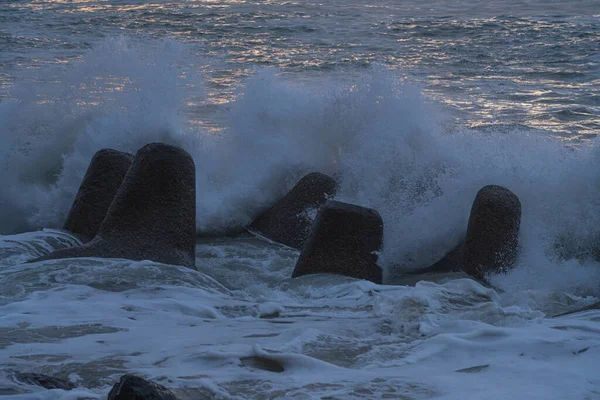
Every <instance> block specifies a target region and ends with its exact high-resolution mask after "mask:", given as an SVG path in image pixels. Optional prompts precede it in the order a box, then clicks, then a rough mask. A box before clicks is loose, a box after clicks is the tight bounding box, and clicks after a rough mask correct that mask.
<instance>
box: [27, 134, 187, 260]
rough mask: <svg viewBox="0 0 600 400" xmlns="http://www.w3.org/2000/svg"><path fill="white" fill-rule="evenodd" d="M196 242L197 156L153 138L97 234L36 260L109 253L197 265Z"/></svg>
mask: <svg viewBox="0 0 600 400" xmlns="http://www.w3.org/2000/svg"><path fill="white" fill-rule="evenodd" d="M195 245H196V189H195V167H194V161H193V160H192V157H191V156H190V155H189V154H188V153H187V152H186V151H185V150H183V149H181V148H179V147H175V146H171V145H167V144H164V143H151V144H148V145H146V146H144V147H142V148H141V149H140V150H139V151H138V152H137V154H136V155H135V158H134V161H133V164H132V166H131V168H130V169H129V171H128V172H127V175H126V176H125V179H124V181H123V183H122V185H121V187H120V188H119V190H118V192H117V194H116V195H115V198H114V200H113V202H112V204H111V206H110V208H109V210H108V213H107V215H106V218H105V219H104V221H103V222H102V225H101V226H100V229H99V231H98V234H97V235H96V237H95V238H94V239H93V240H92V241H90V242H89V243H87V244H85V245H83V246H80V247H74V248H69V249H62V250H57V251H55V252H53V253H51V254H49V255H47V256H44V257H41V258H39V259H36V260H34V261H39V260H46V259H58V258H72V257H104V258H125V259H130V260H152V261H156V262H161V263H166V264H174V265H183V266H188V267H194V265H195Z"/></svg>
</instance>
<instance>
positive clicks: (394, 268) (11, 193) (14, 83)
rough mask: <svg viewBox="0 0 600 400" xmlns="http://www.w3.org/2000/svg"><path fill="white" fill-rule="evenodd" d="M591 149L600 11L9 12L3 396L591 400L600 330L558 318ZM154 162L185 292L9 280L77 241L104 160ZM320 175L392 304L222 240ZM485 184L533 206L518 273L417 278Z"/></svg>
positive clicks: (114, 265)
mask: <svg viewBox="0 0 600 400" xmlns="http://www.w3.org/2000/svg"><path fill="white" fill-rule="evenodd" d="M598 133H600V3H599V2H598V1H597V0H594V1H592V0H579V1H569V2H566V1H557V0H555V1H552V0H532V1H508V0H504V1H497V2H480V1H476V0H462V1H441V0H437V1H435V0H434V1H421V0H417V1H410V2H409V1H403V0H402V1H400V0H396V1H388V0H381V1H358V0H347V1H343V2H342V1H337V0H331V1H327V2H317V1H286V0H268V1H267V0H265V1H254V2H246V1H240V0H210V1H207V0H205V1H196V0H190V1H183V0H180V1H167V0H160V1H159V0H155V1H141V0H76V1H66V0H54V1H51V0H28V1H25V0H14V1H13V0H11V1H1V0H0V138H1V142H0V185H1V187H2V189H1V190H0V235H1V236H0V396H3V397H6V398H14V399H44V400H46V399H73V400H74V399H104V398H105V397H106V394H107V393H108V390H109V388H110V386H111V385H112V384H113V383H114V382H115V381H116V380H117V379H118V377H119V376H120V375H121V374H123V373H126V372H130V373H135V374H138V375H141V376H144V377H147V378H150V379H153V380H155V381H156V382H159V383H162V384H164V385H166V386H168V387H170V388H172V389H173V390H175V391H176V392H177V394H178V395H179V396H180V397H181V399H182V400H185V399H190V400H191V399H203V398H206V399H383V398H388V399H430V398H436V399H461V400H462V399H465V398H469V399H480V398H493V399H506V398H511V397H512V398H528V399H595V398H600V379H599V378H598V376H597V369H596V368H597V367H598V365H599V364H598V361H597V360H598V357H599V356H600V311H598V310H588V311H583V312H578V313H572V314H567V315H562V316H561V314H564V313H569V312H570V311H574V310H580V309H583V308H585V307H586V306H589V305H591V304H594V303H596V302H598V301H600V262H599V261H598V259H599V258H598V254H599V248H600V173H599V172H598V165H599V163H600V143H599V142H598V140H599V139H596V136H597V135H598ZM157 140H160V141H165V142H169V143H173V144H176V145H179V146H182V147H184V148H185V149H186V150H188V151H189V152H190V153H191V154H192V155H193V157H194V160H195V162H196V167H197V171H196V172H197V174H196V175H197V178H196V179H197V182H196V186H197V199H198V204H197V229H198V233H199V238H198V243H197V247H196V265H197V271H194V270H191V269H186V268H183V267H177V266H170V265H162V264H158V263H154V262H150V261H143V262H133V261H128V260H108V259H69V260H53V261H45V262H39V263H32V264H23V262H24V261H27V260H29V259H32V258H35V257H37V256H40V255H43V254H46V253H48V252H50V251H52V250H53V249H56V248H61V247H67V246H75V245H78V244H79V242H78V240H77V239H76V238H74V237H72V236H71V235H69V234H68V233H65V232H61V231H59V230H57V229H58V228H60V227H61V226H62V223H63V221H64V218H65V215H66V213H67V211H68V210H69V207H70V205H71V202H72V201H73V197H74V195H75V193H76V191H77V188H78V186H79V183H80V181H81V178H82V177H83V175H84V173H85V170H86V168H87V165H88V163H89V161H90V159H91V157H92V155H93V154H94V153H95V152H96V151H97V150H99V149H101V148H103V147H111V148H115V149H119V150H124V151H131V152H135V151H136V150H137V149H138V148H139V147H141V146H142V145H143V144H145V143H147V142H151V141H157ZM310 171H321V172H324V173H328V174H337V176H339V177H340V179H341V190H340V193H339V194H338V195H337V199H338V200H342V201H347V202H351V203H355V204H359V205H363V206H368V207H373V208H376V209H377V210H378V211H379V212H380V213H381V215H382V217H383V219H384V225H385V237H384V248H383V250H382V252H381V254H380V256H379V264H380V265H381V267H382V268H383V270H384V283H385V284H384V285H375V284H372V283H370V282H365V281H356V280H352V279H348V278H344V277H337V276H306V277H302V278H298V279H294V280H292V279H290V276H291V272H292V270H293V268H294V264H295V261H296V259H297V257H298V252H297V251H295V250H291V249H289V248H286V247H282V246H278V245H277V244H273V243H267V242H264V241H261V240H259V239H257V238H253V237H251V236H250V235H242V236H238V237H226V236H223V235H224V234H225V233H228V232H231V231H234V230H237V229H239V228H242V227H244V226H246V225H247V224H248V223H249V222H250V221H251V220H252V218H254V217H255V216H256V215H257V214H258V213H260V212H261V211H262V210H264V209H265V208H266V207H268V206H269V205H270V204H272V203H273V202H274V201H276V200H277V199H278V198H279V197H280V196H282V195H283V194H284V193H285V192H286V191H287V190H288V189H289V188H290V187H291V186H292V185H293V184H294V183H295V182H296V181H297V180H298V179H299V178H300V177H301V176H302V175H303V174H304V173H306V172H310ZM486 184H500V185H504V186H506V187H508V188H510V189H511V190H512V191H513V192H515V193H516V194H517V195H518V196H519V198H520V199H521V202H522V206H523V219H522V224H521V232H520V238H519V239H520V245H521V248H520V252H519V257H518V260H517V265H516V267H515V269H514V270H513V271H511V272H510V273H508V274H506V275H497V276H490V277H489V281H490V283H491V284H492V286H493V287H485V286H482V285H481V284H480V283H477V282H475V281H473V280H471V279H468V277H466V276H464V275H461V274H451V275H445V276H437V277H420V278H423V279H422V280H421V279H420V278H419V279H412V280H410V281H409V280H407V279H406V278H405V277H404V276H403V273H404V272H405V271H407V270H411V269H417V268H421V267H426V266H428V265H430V264H431V263H433V262H435V261H437V260H438V259H439V258H440V257H441V256H443V255H444V254H445V253H446V252H447V251H448V250H450V249H451V248H452V247H453V246H455V245H456V244H457V243H459V242H460V240H461V238H462V236H463V235H464V231H465V227H466V222H467V219H468V213H469V209H470V206H471V202H472V200H473V198H474V196H475V193H476V192H477V190H478V189H479V188H480V187H482V186H484V185H486ZM281 369H283V371H281ZM17 371H20V372H39V373H46V374H50V375H53V376H58V377H62V378H65V379H69V380H71V381H72V382H74V383H77V384H78V385H79V387H78V389H76V390H73V391H70V392H66V391H62V390H50V391H48V390H44V389H41V388H36V387H33V386H28V385H25V384H22V383H19V382H18V381H16V380H15V379H14V373H15V372H17Z"/></svg>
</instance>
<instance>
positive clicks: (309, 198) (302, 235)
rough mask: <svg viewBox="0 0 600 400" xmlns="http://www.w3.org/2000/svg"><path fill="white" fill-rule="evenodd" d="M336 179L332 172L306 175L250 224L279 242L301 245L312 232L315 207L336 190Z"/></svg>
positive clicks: (296, 246) (320, 204)
mask: <svg viewBox="0 0 600 400" xmlns="http://www.w3.org/2000/svg"><path fill="white" fill-rule="evenodd" d="M335 191H336V182H335V180H334V179H333V178H331V177H330V176H327V175H325V174H321V173H319V172H313V173H310V174H308V175H306V176H305V177H304V178H302V179H300V181H299V182H298V183H297V184H296V186H294V187H293V188H292V190H290V191H289V193H288V194H287V195H285V196H284V197H283V198H282V199H281V200H279V201H278V202H277V203H276V204H275V205H274V206H273V207H271V208H270V209H268V210H266V211H265V212H264V213H262V214H261V215H260V216H259V217H258V218H256V219H255V220H254V221H253V222H252V224H251V225H250V226H249V227H248V229H249V230H250V231H251V232H255V233H258V234H260V235H262V236H264V237H266V238H268V239H271V240H273V241H275V242H278V243H282V244H285V245H286V246H290V247H293V248H296V249H300V248H301V247H302V246H303V245H304V243H305V242H306V239H307V238H308V236H309V235H310V228H311V225H312V222H313V221H312V218H311V216H310V212H311V211H313V210H314V211H316V210H317V209H318V208H319V207H321V206H322V205H323V204H325V202H326V201H327V198H328V197H329V196H332V195H334V194H335Z"/></svg>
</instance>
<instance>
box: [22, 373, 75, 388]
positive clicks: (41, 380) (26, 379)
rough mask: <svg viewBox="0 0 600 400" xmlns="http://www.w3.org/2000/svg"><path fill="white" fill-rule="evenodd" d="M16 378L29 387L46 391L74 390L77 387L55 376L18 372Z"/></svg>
mask: <svg viewBox="0 0 600 400" xmlns="http://www.w3.org/2000/svg"><path fill="white" fill-rule="evenodd" d="M15 378H16V379H17V380H18V381H20V382H23V383H27V384H28V385H35V386H41V387H43V388H45V389H49V390H51V389H62V390H73V389H75V387H76V386H75V385H74V384H72V383H71V382H69V381H66V380H64V379H60V378H55V377H53V376H48V375H43V374H35V373H31V372H16V373H15Z"/></svg>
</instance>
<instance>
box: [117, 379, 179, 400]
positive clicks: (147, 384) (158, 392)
mask: <svg viewBox="0 0 600 400" xmlns="http://www.w3.org/2000/svg"><path fill="white" fill-rule="evenodd" d="M107 400H177V397H176V396H175V395H174V394H173V393H172V392H171V391H170V390H169V389H167V388H166V387H164V386H162V385H159V384H158V383H154V382H152V381H149V380H147V379H144V378H140V377H138V376H135V375H128V374H127V375H123V376H122V377H121V379H120V380H119V382H117V383H115V385H114V386H113V387H112V389H111V390H110V392H109V393H108V398H107Z"/></svg>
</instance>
